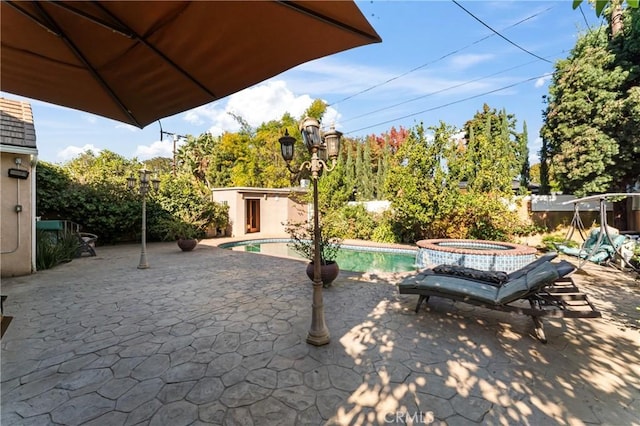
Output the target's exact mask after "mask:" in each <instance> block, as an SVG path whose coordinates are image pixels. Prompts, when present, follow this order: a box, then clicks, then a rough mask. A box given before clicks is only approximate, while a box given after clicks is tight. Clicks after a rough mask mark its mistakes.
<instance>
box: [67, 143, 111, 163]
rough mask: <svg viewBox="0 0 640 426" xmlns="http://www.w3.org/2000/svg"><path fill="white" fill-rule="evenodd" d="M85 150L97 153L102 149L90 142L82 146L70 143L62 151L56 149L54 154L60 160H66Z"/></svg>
mask: <svg viewBox="0 0 640 426" xmlns="http://www.w3.org/2000/svg"><path fill="white" fill-rule="evenodd" d="M86 151H93V152H94V153H95V154H98V153H99V152H100V151H102V149H101V148H98V147H97V146H95V145H93V144H90V143H88V144H86V145H84V146H73V145H70V146H68V147H66V148H65V149H63V150H62V151H58V153H57V154H56V156H57V157H58V158H59V159H60V160H61V161H67V160H71V159H72V158H74V157H77V156H78V155H79V154H82V153H83V152H86Z"/></svg>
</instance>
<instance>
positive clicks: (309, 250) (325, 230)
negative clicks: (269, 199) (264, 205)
mask: <svg viewBox="0 0 640 426" xmlns="http://www.w3.org/2000/svg"><path fill="white" fill-rule="evenodd" d="M285 230H286V232H287V233H288V234H289V236H290V237H291V241H290V242H289V246H290V247H291V248H292V249H294V250H295V251H296V252H297V253H298V254H300V255H302V256H303V257H305V258H306V259H308V260H309V263H308V264H307V276H308V277H309V279H310V280H312V281H313V278H314V259H315V258H314V253H315V250H314V248H315V245H314V241H313V224H311V223H309V222H308V221H305V222H288V223H287V224H285ZM319 243H320V244H319V245H320V276H321V278H322V284H323V285H324V286H325V287H327V286H329V285H331V283H332V282H333V280H335V279H336V278H337V277H338V274H339V273H340V268H339V266H338V263H337V262H336V257H337V255H338V250H340V246H341V245H342V240H341V239H340V238H338V237H336V236H335V235H333V232H332V230H331V228H330V227H328V226H322V225H321V226H320V241H319Z"/></svg>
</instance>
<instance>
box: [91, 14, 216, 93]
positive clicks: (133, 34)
mask: <svg viewBox="0 0 640 426" xmlns="http://www.w3.org/2000/svg"><path fill="white" fill-rule="evenodd" d="M94 4H95V5H96V7H98V8H100V9H101V10H102V11H103V12H104V13H106V14H107V15H109V17H111V19H113V20H114V21H116V22H117V23H118V24H119V25H121V26H122V28H126V30H127V31H128V32H129V35H130V37H131V38H132V39H134V40H136V41H138V42H140V43H142V44H143V45H144V46H145V47H147V49H149V50H151V51H152V52H154V53H155V54H156V55H158V56H159V57H160V58H162V60H164V61H165V62H166V63H167V64H169V65H171V67H172V68H173V69H175V70H176V71H178V72H179V73H180V74H182V76H183V77H185V78H186V79H188V80H189V81H191V82H192V83H193V84H195V85H196V86H198V87H199V88H200V89H201V90H202V91H204V92H205V93H206V94H207V95H209V96H211V97H212V98H213V99H216V98H217V96H216V95H215V93H213V92H212V91H211V90H209V89H208V88H207V87H206V86H205V85H204V84H202V83H201V82H200V81H198V80H197V79H196V78H194V77H193V76H192V75H191V74H189V73H188V72H187V71H185V70H184V69H183V68H182V67H180V65H178V64H176V63H175V62H173V61H172V60H171V59H170V58H169V57H168V56H166V55H165V54H164V53H162V52H161V51H160V50H159V49H157V48H156V47H155V46H154V45H152V44H151V43H149V42H148V41H147V39H146V38H145V37H143V36H141V35H140V34H138V33H136V32H135V31H134V30H133V29H132V28H130V27H129V26H127V25H126V24H125V23H124V22H122V21H121V20H120V19H119V18H118V17H117V16H116V15H114V14H113V13H111V11H109V10H108V9H106V8H105V7H104V6H103V5H102V4H101V3H97V2H94Z"/></svg>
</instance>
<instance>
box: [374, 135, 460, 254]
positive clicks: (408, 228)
mask: <svg viewBox="0 0 640 426" xmlns="http://www.w3.org/2000/svg"><path fill="white" fill-rule="evenodd" d="M432 130H433V131H434V133H435V135H434V137H433V138H429V137H427V134H426V132H425V129H424V126H423V125H422V124H420V125H418V126H416V128H415V129H412V130H411V131H410V133H409V137H407V139H406V140H405V141H404V143H403V144H402V145H401V146H400V148H399V149H398V152H397V153H396V155H395V156H394V158H393V160H392V163H391V167H390V170H389V173H388V174H387V180H386V181H385V191H386V192H387V193H388V194H390V197H391V206H392V210H393V215H394V217H393V227H394V229H393V231H394V234H395V235H396V236H397V238H398V240H399V241H402V242H415V241H417V240H419V239H422V238H425V237H427V236H431V235H433V234H430V232H429V231H430V230H432V228H431V224H432V223H433V222H434V221H436V220H437V219H438V218H439V215H440V213H441V212H442V211H443V210H444V209H445V206H446V205H447V204H449V202H450V201H449V200H448V197H449V196H450V194H451V191H449V190H447V188H450V182H448V180H447V172H446V170H445V167H444V164H445V162H446V158H445V152H446V150H447V146H448V145H449V144H450V143H451V135H452V133H453V129H452V128H451V127H449V126H447V125H446V124H444V123H440V125H439V126H438V127H437V128H434V129H432Z"/></svg>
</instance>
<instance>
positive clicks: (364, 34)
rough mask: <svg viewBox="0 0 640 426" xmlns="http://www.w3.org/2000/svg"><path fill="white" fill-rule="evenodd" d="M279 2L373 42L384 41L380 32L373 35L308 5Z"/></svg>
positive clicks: (279, 0)
mask: <svg viewBox="0 0 640 426" xmlns="http://www.w3.org/2000/svg"><path fill="white" fill-rule="evenodd" d="M276 2H277V3H279V4H280V5H282V6H285V7H288V8H290V9H293V10H295V11H297V12H300V13H303V14H305V15H309V16H311V17H313V18H315V19H318V20H320V21H323V22H326V23H327V24H330V25H333V26H334V27H338V28H340V29H342V30H346V31H348V32H351V33H354V34H357V35H359V36H362V37H364V38H366V39H367V40H371V41H373V42H376V43H379V42H381V41H382V39H381V38H380V36H379V35H378V34H375V35H372V34H371V33H368V32H366V31H363V30H361V29H359V28H356V27H352V26H351V25H347V24H345V23H343V22H340V21H338V20H337V19H334V18H330V17H328V16H326V15H323V14H321V13H318V12H316V11H314V10H312V9H309V8H307V7H304V6H302V5H299V4H296V3H294V2H292V1H286V0H277V1H276Z"/></svg>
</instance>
